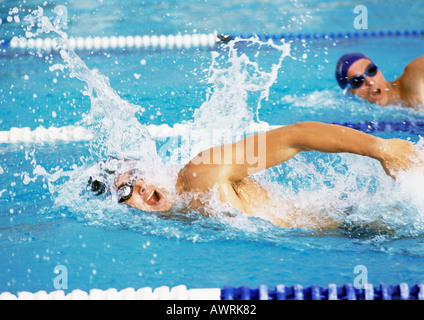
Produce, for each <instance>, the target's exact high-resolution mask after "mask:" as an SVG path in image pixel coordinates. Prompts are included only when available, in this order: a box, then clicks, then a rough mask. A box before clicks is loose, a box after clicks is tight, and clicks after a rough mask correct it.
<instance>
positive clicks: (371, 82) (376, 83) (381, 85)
mask: <svg viewBox="0 0 424 320" xmlns="http://www.w3.org/2000/svg"><path fill="white" fill-rule="evenodd" d="M371 63H372V61H371V60H369V59H359V60H358V61H355V62H354V63H353V64H352V66H351V67H350V68H349V70H348V72H347V78H348V79H347V80H348V82H349V80H350V79H352V77H354V76H360V75H363V74H365V71H366V69H367V67H368V66H369V65H370V64H371ZM350 92H351V93H352V94H354V95H356V96H358V97H360V98H362V99H365V100H368V101H369V102H371V103H375V104H378V105H381V106H385V105H386V104H387V103H389V98H390V97H389V91H388V85H387V81H386V79H384V76H383V74H382V73H381V71H380V70H378V71H377V74H376V75H375V76H373V77H369V76H367V77H365V80H364V83H363V84H362V86H360V87H359V88H357V89H350Z"/></svg>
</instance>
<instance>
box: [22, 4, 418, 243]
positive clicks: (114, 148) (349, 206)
mask: <svg viewBox="0 0 424 320" xmlns="http://www.w3.org/2000/svg"><path fill="white" fill-rule="evenodd" d="M28 19H29V20H28V21H29V23H30V26H32V27H30V30H32V29H31V28H33V27H34V26H35V25H36V24H37V23H38V24H40V25H41V27H40V29H39V30H38V31H37V32H36V33H30V34H28V35H29V36H34V35H38V34H39V33H40V32H54V33H56V34H57V35H58V36H59V42H58V45H59V46H60V55H61V57H62V58H63V61H64V62H63V63H59V64H56V65H54V66H52V67H51V70H52V71H55V70H63V71H65V70H68V71H69V72H70V74H71V76H72V77H76V78H78V79H80V80H81V81H83V82H84V83H85V84H86V89H85V91H84V94H85V95H87V96H88V97H89V98H90V101H91V108H90V112H89V113H88V114H86V115H84V118H83V119H82V120H81V122H80V125H82V126H84V127H86V128H87V129H89V130H90V131H91V132H92V133H93V136H94V137H95V139H94V140H93V142H92V143H91V145H90V151H91V154H92V156H93V159H103V158H104V157H105V156H109V155H114V156H116V157H121V158H129V159H141V162H140V163H141V164H142V166H146V164H147V168H148V169H149V171H150V172H151V173H152V177H159V178H158V179H159V180H161V181H162V183H163V184H165V185H167V186H172V183H173V182H174V179H175V171H174V170H173V168H172V166H164V165H163V164H162V161H161V159H160V158H159V156H158V154H157V151H156V146H155V142H154V141H153V139H152V138H151V137H150V136H149V134H148V132H147V130H146V128H145V127H144V126H143V125H141V124H140V123H139V122H138V120H137V119H136V118H135V116H134V114H135V113H137V112H141V111H142V110H141V108H140V107H139V106H136V105H133V104H130V103H128V102H127V101H125V100H123V99H121V98H120V97H119V96H118V94H117V93H116V92H115V91H114V90H113V89H112V88H111V86H110V83H109V81H108V79H107V78H106V77H105V76H103V75H101V74H100V73H99V72H98V70H95V69H94V70H90V69H89V68H88V67H87V66H86V65H85V63H84V62H83V61H82V60H81V59H80V58H79V57H78V55H76V54H75V52H74V51H72V50H70V49H69V48H67V46H66V43H67V35H66V33H63V32H62V31H60V30H57V29H56V28H55V26H53V25H52V24H51V23H50V21H49V20H48V19H47V18H45V17H44V16H43V13H42V10H41V11H37V12H34V13H33V15H32V16H30V17H29V18H28ZM28 32H31V31H28ZM239 46H244V48H243V49H246V50H243V53H240V52H239V50H238V47H239ZM249 49H250V51H249ZM246 52H247V53H246ZM263 52H265V53H269V52H273V54H274V55H275V56H276V59H275V60H273V61H274V62H275V63H274V64H273V65H271V66H268V68H267V69H266V70H264V67H262V66H260V61H261V59H260V54H263ZM248 54H250V55H251V56H248ZM252 56H253V57H252ZM288 56H290V47H289V46H288V45H287V44H284V43H283V44H282V45H278V44H274V43H273V42H267V43H264V42H261V41H259V40H257V39H249V40H245V39H236V40H235V41H234V42H231V43H230V44H229V46H228V48H227V49H226V51H225V50H224V51H222V52H221V54H218V53H217V52H213V53H212V62H211V65H210V68H209V74H208V82H209V84H210V85H211V87H210V90H209V91H208V94H207V99H206V102H205V103H204V104H203V105H202V106H201V107H200V108H199V109H198V110H197V111H196V113H195V116H194V119H193V121H191V122H190V123H189V124H188V125H189V127H190V130H189V132H188V133H187V134H186V135H185V136H184V137H183V140H182V141H181V144H180V147H179V148H177V149H176V150H175V152H174V156H175V157H177V160H176V161H175V163H179V164H182V163H184V162H185V161H184V160H186V159H183V158H182V156H181V154H185V155H186V156H187V157H193V156H194V155H195V154H196V153H197V152H199V151H201V150H203V149H206V148H209V147H211V146H213V145H216V144H221V143H226V142H229V141H234V140H235V139H238V138H240V137H241V136H242V135H244V133H245V132H246V131H247V128H248V127H249V126H251V125H252V123H260V122H261V121H260V119H259V117H258V114H259V110H260V108H261V103H262V101H264V100H266V99H267V98H268V95H269V91H270V88H271V86H272V85H273V84H274V83H275V81H276V79H277V77H278V75H279V73H280V72H281V68H282V62H283V59H284V58H285V57H288ZM324 100H325V99H324ZM298 107H299V106H298ZM211 132H213V133H216V134H217V136H216V137H214V138H213V139H211ZM420 144H421V146H422V141H421V142H420ZM174 160H175V159H174ZM95 173H96V168H95V167H91V166H90V165H84V166H82V167H80V168H74V169H73V170H71V171H60V172H58V173H57V174H56V175H54V174H49V173H47V172H45V170H44V171H43V170H42V168H41V167H37V170H35V171H34V172H33V174H41V175H44V176H45V177H47V179H49V178H50V182H51V183H50V184H49V190H51V192H52V193H56V194H57V197H56V204H55V205H56V206H57V208H66V210H60V211H62V212H66V214H68V215H70V216H74V217H75V218H76V219H78V220H82V221H84V222H85V223H88V224H91V225H100V226H106V227H108V228H123V229H130V230H134V231H137V232H141V233H143V234H151V235H158V236H161V237H171V238H178V239H187V240H191V241H213V240H214V239H228V238H231V237H234V238H238V239H240V238H248V239H249V241H250V240H252V239H255V241H257V240H258V234H269V236H268V238H269V241H271V242H274V241H281V240H277V239H279V238H281V237H282V236H284V235H286V234H287V233H290V232H291V231H290V230H284V231H283V230H281V229H280V228H276V227H275V226H272V225H270V223H268V222H266V221H262V220H260V221H258V219H248V218H247V216H246V215H244V214H237V213H235V214H233V215H225V214H223V212H224V211H228V208H226V207H225V206H223V205H222V204H220V203H219V202H218V201H216V200H217V199H216V197H212V200H211V203H210V206H211V207H214V208H215V209H217V213H218V216H219V219H208V218H204V217H202V216H199V215H195V214H193V215H192V214H188V215H187V214H181V213H179V211H178V209H176V210H175V215H173V216H172V217H158V216H155V215H151V214H144V213H140V212H136V211H135V210H133V209H130V208H127V207H124V206H121V205H119V204H117V203H116V199H114V198H113V197H112V198H108V199H104V198H93V196H92V195H91V194H89V193H86V192H85V186H86V183H87V180H88V177H89V176H90V175H93V174H95ZM58 175H60V177H61V178H62V179H59V178H58ZM417 177H418V176H408V175H405V176H404V177H403V178H400V179H399V181H398V183H394V182H393V181H392V180H390V178H388V177H387V176H386V175H385V174H384V172H383V170H382V169H381V167H380V166H379V164H378V163H376V162H375V161H374V162H373V160H370V159H366V158H358V157H357V156H352V155H342V156H334V155H321V156H316V155H315V154H313V155H309V156H303V155H302V156H299V157H296V158H295V159H292V160H290V161H289V162H287V163H285V164H283V165H280V166H278V167H276V168H274V169H273V170H270V171H267V172H263V173H261V174H258V175H257V176H256V178H257V179H258V180H260V181H262V182H263V183H264V184H267V183H272V188H274V189H275V190H276V191H278V192H279V193H280V194H281V196H282V197H284V198H286V199H288V200H289V201H291V202H292V203H294V204H295V205H296V206H297V207H299V208H301V209H305V211H312V210H316V209H318V212H323V213H330V214H331V215H332V216H333V217H334V218H335V219H339V220H341V221H345V222H346V226H347V228H349V227H352V228H355V227H357V226H359V227H360V229H359V230H360V231H359V232H357V233H356V234H360V233H362V234H364V233H366V231H367V230H371V233H368V234H371V238H372V239H374V241H376V242H380V241H383V240H381V239H384V240H387V239H393V238H396V237H411V236H422V235H423V234H424V221H423V220H424V219H423V217H424V215H423V213H422V208H424V203H423V202H422V200H421V199H422V197H421V196H420V194H422V191H423V190H424V186H423V185H422V182H421V181H422V180H420V179H419V178H417ZM28 179H29V180H28ZM31 179H33V178H32V177H30V176H29V175H28V176H27V177H26V181H30V180H31ZM63 179H66V183H65V184H64V183H61V184H60V185H57V181H62V180H63ZM70 194H75V195H78V196H76V197H70V196H69V195H70ZM224 207H225V208H224ZM221 209H222V210H221ZM362 226H365V227H364V228H362V229H361V227H362ZM352 228H351V229H352ZM210 230H214V232H210ZM215 231H216V232H215ZM296 232H299V230H297V231H296ZM381 235H383V237H381ZM386 235H388V236H386Z"/></svg>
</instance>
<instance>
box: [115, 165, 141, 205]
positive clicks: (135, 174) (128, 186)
mask: <svg viewBox="0 0 424 320" xmlns="http://www.w3.org/2000/svg"><path fill="white" fill-rule="evenodd" d="M141 174H142V172H141V171H140V170H138V169H134V170H132V171H131V174H130V181H129V182H127V183H125V184H123V185H122V186H120V187H119V188H118V190H117V193H118V202H119V203H122V202H125V201H127V200H128V199H130V198H131V197H132V194H133V191H134V182H135V181H140V180H142V179H141V178H140V175H141Z"/></svg>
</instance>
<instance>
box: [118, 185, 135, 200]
mask: <svg viewBox="0 0 424 320" xmlns="http://www.w3.org/2000/svg"><path fill="white" fill-rule="evenodd" d="M133 190H134V181H132V182H129V183H126V184H124V185H123V186H121V187H119V189H118V202H119V203H122V202H125V201H127V200H128V199H129V198H131V197H132V194H133Z"/></svg>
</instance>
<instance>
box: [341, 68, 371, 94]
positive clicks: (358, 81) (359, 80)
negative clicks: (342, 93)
mask: <svg viewBox="0 0 424 320" xmlns="http://www.w3.org/2000/svg"><path fill="white" fill-rule="evenodd" d="M377 72H378V67H377V66H376V65H375V64H374V63H371V64H369V65H368V67H367V68H366V69H365V73H364V74H363V75H358V76H354V77H352V78H350V80H349V82H348V84H347V87H346V92H347V91H348V90H349V89H358V88H360V87H362V85H363V84H364V81H365V78H366V77H374V76H375V75H376V74H377Z"/></svg>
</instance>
